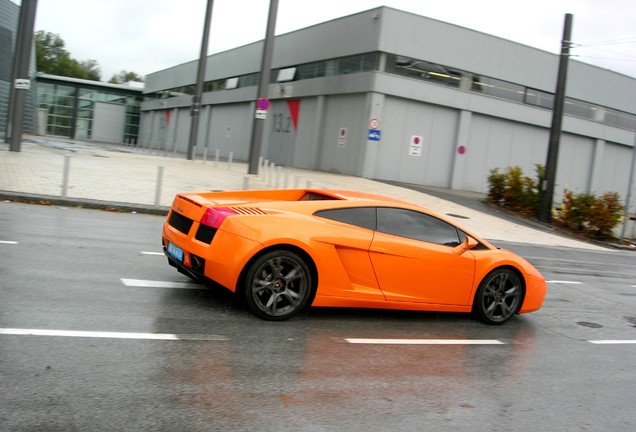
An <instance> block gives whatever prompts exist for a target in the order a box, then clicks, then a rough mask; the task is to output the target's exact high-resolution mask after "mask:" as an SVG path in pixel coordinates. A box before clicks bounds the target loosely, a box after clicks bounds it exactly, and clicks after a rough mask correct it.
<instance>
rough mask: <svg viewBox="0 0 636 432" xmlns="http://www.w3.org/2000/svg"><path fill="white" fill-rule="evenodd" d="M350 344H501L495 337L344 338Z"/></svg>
mask: <svg viewBox="0 0 636 432" xmlns="http://www.w3.org/2000/svg"><path fill="white" fill-rule="evenodd" d="M345 341H347V342H349V343H351V344H369V345H503V344H504V343H503V342H501V341H499V340H496V339H364V338H345Z"/></svg>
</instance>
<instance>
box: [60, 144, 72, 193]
mask: <svg viewBox="0 0 636 432" xmlns="http://www.w3.org/2000/svg"><path fill="white" fill-rule="evenodd" d="M70 174H71V155H70V154H65V155H64V174H63V177H62V198H66V197H67V196H68V179H69V177H70Z"/></svg>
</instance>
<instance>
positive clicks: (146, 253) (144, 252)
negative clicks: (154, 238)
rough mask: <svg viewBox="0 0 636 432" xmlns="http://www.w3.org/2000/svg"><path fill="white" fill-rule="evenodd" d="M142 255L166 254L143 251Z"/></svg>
mask: <svg viewBox="0 0 636 432" xmlns="http://www.w3.org/2000/svg"><path fill="white" fill-rule="evenodd" d="M141 254H142V255H162V256H163V255H165V254H164V253H163V252H147V251H141Z"/></svg>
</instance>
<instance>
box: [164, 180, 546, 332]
mask: <svg viewBox="0 0 636 432" xmlns="http://www.w3.org/2000/svg"><path fill="white" fill-rule="evenodd" d="M163 248H164V251H165V254H166V256H167V257H168V262H169V263H170V265H172V266H174V267H176V268H177V270H179V271H180V272H181V273H184V274H186V275H188V276H190V277H192V278H194V279H197V280H200V281H204V282H206V281H209V280H211V281H214V282H215V283H217V284H220V285H222V286H224V287H225V288H227V289H229V290H231V291H233V292H234V293H235V294H236V295H238V296H240V298H242V299H244V300H245V302H246V304H247V306H248V307H249V309H251V311H252V312H254V314H256V315H257V316H259V317H261V318H263V319H266V320H283V319H286V318H289V317H291V316H292V315H294V314H297V313H298V312H300V311H302V310H304V309H305V308H307V307H309V306H328V307H362V308H384V309H405V310H420V311H442V312H443V311H446V312H472V313H473V314H474V315H475V316H476V317H477V318H478V319H480V320H482V321H484V322H486V323H488V324H502V323H504V322H506V321H508V320H509V319H510V318H511V317H512V316H513V315H515V314H521V313H526V312H532V311H536V310H537V309H539V308H540V307H541V304H542V302H543V299H544V297H545V294H546V282H545V280H544V278H543V277H542V276H541V274H540V273H539V272H538V271H537V270H536V269H535V268H534V267H533V266H532V265H531V264H529V263H528V262H527V261H525V260H524V259H523V258H521V257H519V256H517V255H515V254H513V253H512V252H509V251H506V250H503V249H498V248H496V247H494V246H492V245H491V244H490V243H488V242H487V241H485V240H484V239H482V238H480V237H479V236H477V235H475V234H473V233H471V232H470V231H468V230H466V229H464V228H462V227H460V226H459V225H457V224H455V223H454V222H451V221H450V220H449V219H447V218H445V217H444V216H442V215H440V214H436V213H434V212H432V211H430V210H427V209H425V208H423V207H420V206H417V205H415V204H411V203H408V202H405V201H400V200H396V199H393V198H389V197H385V196H380V195H375V194H370V193H364V192H354V191H345V190H330V189H284V190H251V191H225V192H203V193H184V194H179V195H177V196H176V197H175V199H174V202H173V203H172V207H171V209H170V212H169V214H168V217H167V219H166V222H165V224H164V226H163Z"/></svg>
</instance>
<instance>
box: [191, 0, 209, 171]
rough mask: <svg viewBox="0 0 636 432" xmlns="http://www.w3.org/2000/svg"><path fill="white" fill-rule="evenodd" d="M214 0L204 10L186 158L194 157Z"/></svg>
mask: <svg viewBox="0 0 636 432" xmlns="http://www.w3.org/2000/svg"><path fill="white" fill-rule="evenodd" d="M213 5H214V0H208V5H207V8H206V11H205V22H204V24H203V37H202V39H201V53H200V54H199V65H198V66H199V67H198V70H197V82H196V85H195V87H194V96H193V97H192V109H191V111H190V116H191V117H192V121H191V123H190V139H189V140H188V160H193V159H194V149H195V147H196V144H197V135H198V134H199V114H200V112H201V95H202V94H203V82H204V81H205V64H206V62H207V58H208V39H209V38H210V22H211V21H212V7H213Z"/></svg>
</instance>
